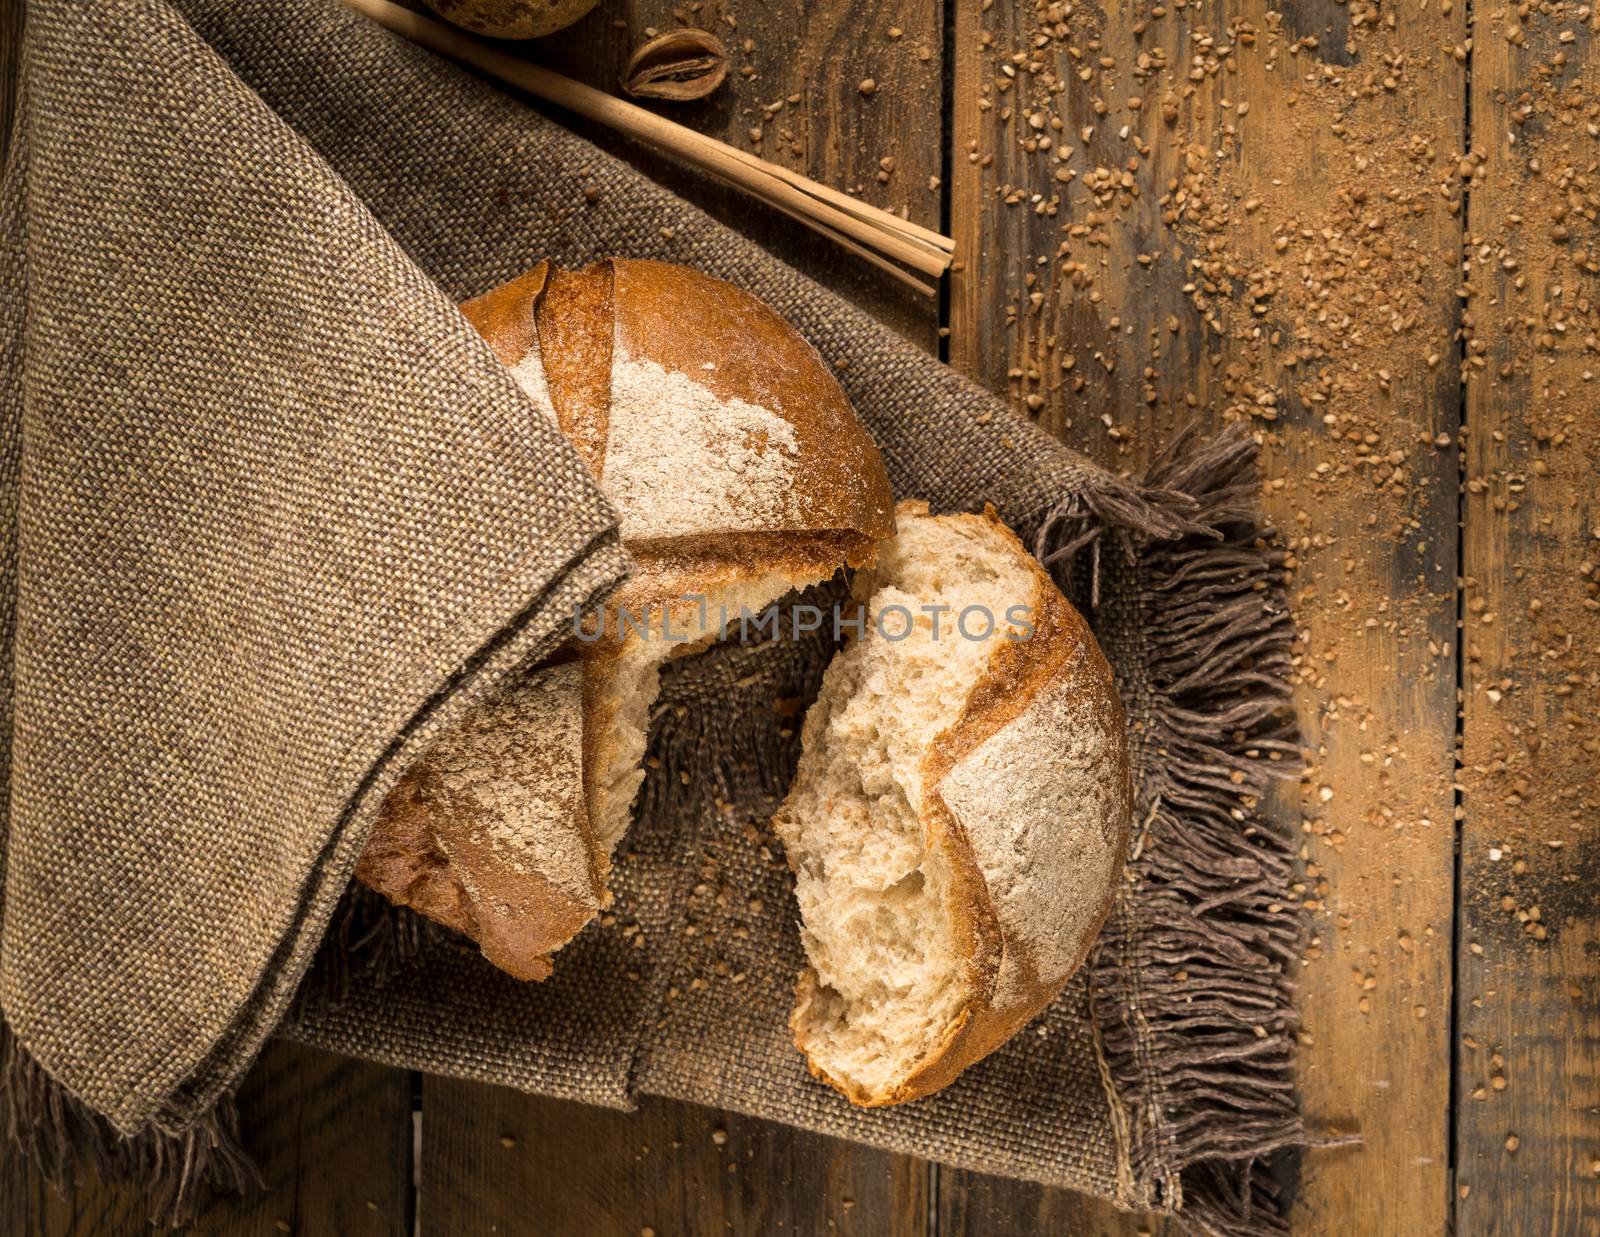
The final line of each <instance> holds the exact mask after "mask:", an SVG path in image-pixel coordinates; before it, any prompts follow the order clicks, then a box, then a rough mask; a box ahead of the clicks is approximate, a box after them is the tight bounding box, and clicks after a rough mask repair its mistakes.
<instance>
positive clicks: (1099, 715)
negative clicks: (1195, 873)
mask: <svg viewBox="0 0 1600 1237" xmlns="http://www.w3.org/2000/svg"><path fill="white" fill-rule="evenodd" d="M897 518H898V522H899V533H898V535H897V536H895V537H894V538H893V539H892V540H890V541H889V542H887V543H886V544H885V545H884V547H883V550H882V552H881V554H880V556H879V560H878V564H877V567H876V569H874V570H872V571H867V572H862V573H860V574H859V575H858V577H857V582H856V596H857V598H858V600H859V601H861V602H862V603H863V604H864V606H865V616H864V617H865V621H864V623H863V627H862V630H861V633H860V634H859V636H857V637H856V638H855V639H854V640H853V641H852V643H851V645H850V646H849V647H848V648H847V649H845V650H844V651H843V652H842V653H840V654H839V656H838V657H837V658H835V660H834V662H833V663H832V665H830V667H829V668H828V670H827V672H826V674H825V675H824V678H823V684H822V688H821V692H820V694H819V696H818V699H817V702H816V703H815V704H814V705H813V706H812V707H811V710H810V711H809V712H808V714H807V716H806V720H805V723H804V727H803V731H802V742H803V752H802V755H801V759H800V765H799V770H798V772H797V775H796V778H795V782H794V784H793V786H792V788H791V790H790V793H789V795H788V797H787V799H786V800H785V802H784V804H783V806H782V807H781V808H780V810H779V812H778V813H777V815H776V817H775V820H774V825H775V828H776V830H777V833H778V836H779V837H780V839H781V840H782V841H783V843H784V847H785V850H786V853H787V856H788V860H789V864H790V866H791V868H792V870H793V871H794V874H795V894H796V899H797V902H798V904H799V909H800V915H801V935H802V939H803V943H804V946H805V950H806V955H807V958H808V965H807V966H806V968H805V970H804V971H803V972H802V974H801V977H800V980H799V984H798V988H797V1000H796V1005H795V1009H794V1013H793V1016H792V1018H791V1028H792V1030H793V1033H794V1037H795V1042H796V1044H797V1046H798V1047H799V1048H800V1049H801V1051H802V1052H804V1053H805V1055H806V1058H807V1061H808V1064H809V1065H810V1068H811V1070H812V1072H813V1073H814V1074H815V1075H816V1076H817V1077H819V1078H821V1079H822V1080H823V1081H825V1082H828V1083H829V1084H831V1085H832V1086H834V1087H836V1088H837V1089H838V1090H839V1091H841V1092H842V1093H843V1094H844V1095H845V1096H846V1097H848V1098H849V1099H850V1100H851V1101H852V1102H853V1103H856V1104H860V1105H865V1106H877V1105H885V1104H895V1103H900V1102H903V1101H906V1100H910V1099H915V1098H918V1097H919V1096H923V1095H927V1094H929V1093H930V1092H932V1091H935V1090H937V1089H938V1088H939V1087H941V1086H944V1085H945V1084H946V1083H948V1082H949V1081H951V1080H952V1079H953V1078H954V1077H955V1076H956V1075H957V1074H959V1073H960V1072H961V1071H962V1070H963V1069H964V1068H966V1067H967V1066H968V1065H970V1064H972V1063H973V1062H975V1061H977V1060H979V1059H981V1058H982V1057H984V1056H986V1055H987V1054H988V1053H989V1052H991V1051H993V1050H994V1049H995V1048H996V1047H998V1046H999V1045H1000V1044H1001V1043H1003V1042H1004V1041H1005V1040H1006V1039H1008V1038H1009V1037H1010V1036H1011V1035H1012V1034H1014V1033H1015V1032H1016V1031H1017V1030H1018V1029H1019V1028H1020V1027H1021V1026H1023V1025H1024V1024H1025V1023H1026V1022H1028V1021H1029V1020H1030V1019H1031V1018H1032V1017H1033V1016H1034V1015H1036V1014H1037V1013H1038V1012H1039V1011H1040V1010H1041V1009H1042V1008H1043V1007H1044V1006H1045V1005H1046V1004H1047V1003H1048V1002H1049V1001H1050V1000H1051V999H1052V998H1053V997H1054V996H1055V995H1056V993H1057V992H1059V991H1060V989H1061V987H1062V985H1063V984H1064V983H1065V982H1066V980H1067V979H1068V977H1069V976H1070V975H1071V974H1072V973H1073V972H1074V971H1075V970H1076V969H1077V968H1078V966H1080V965H1081V964H1082V962H1083V960H1084V958H1085V956H1086V955H1087V953H1088V949H1089V946H1090V945H1091V943H1092V942H1093V939H1094V936H1095V934H1096V933H1097V932H1098V931H1099V928H1100V925H1101V924H1102V922H1103V921H1104V919H1105V916H1106V913H1107V912H1108V910H1109V908H1110V904H1111V900H1112V897H1113V896H1114V894H1115V890H1116V887H1117V883H1118V879H1119V874H1120V871H1121V868H1122V863H1123V859H1124V855H1125V852H1126V849H1127V842H1128V830H1129V814H1130V810H1131V809H1130V805H1131V788H1130V783H1129V773H1128V757H1127V737H1126V733H1125V729H1124V722H1123V714H1122V708H1121V704H1120V702H1119V701H1118V698H1117V695H1116V692H1115V690H1114V685H1113V683H1112V678H1111V671H1110V668H1109V666H1108V665H1107V663H1106V661H1105V658H1104V656H1103V655H1102V654H1101V652H1100V650H1099V647H1098V646H1097V645H1096V644H1095V642H1094V639H1093V636H1092V635H1091V634H1090V632H1089V630H1088V628H1087V625H1086V624H1085V623H1084V622H1083V620H1082V618H1081V617H1080V616H1079V615H1078V614H1077V612H1076V611H1075V610H1073V609H1072V607H1071V606H1070V605H1069V604H1068V603H1067V601H1066V599H1065V598H1064V597H1062V596H1061V594H1060V592H1059V590H1058V589H1056V587H1055V585H1054V583H1053V582H1052V581H1051V580H1050V579H1049V577H1048V576H1047V575H1046V574H1045V573H1044V571H1043V570H1042V568H1040V567H1039V565H1038V564H1037V562H1036V561H1035V560H1034V559H1033V557H1032V556H1031V555H1029V554H1028V553H1027V551H1026V550H1025V549H1024V548H1023V547H1022V545H1021V543H1020V542H1018V541H1017V539H1016V537H1015V536H1014V535H1013V534H1012V533H1011V532H1010V530H1009V529H1007V528H1005V526H1004V525H1003V524H1001V523H1000V521H999V520H998V519H997V518H996V517H995V516H994V514H993V512H992V511H991V512H988V513H986V514H985V515H983V516H976V515H953V516H942V517H934V516H930V515H929V514H928V511H927V508H926V506H925V505H923V504H908V503H903V504H901V506H900V508H899V510H898V511H897ZM927 607H934V608H938V609H936V610H934V611H930V610H929V609H928V608H927ZM936 623H937V624H938V629H937V636H936V634H935V624H936ZM897 636H898V638H895V637H897Z"/></svg>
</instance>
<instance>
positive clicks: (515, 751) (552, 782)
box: [356, 664, 609, 979]
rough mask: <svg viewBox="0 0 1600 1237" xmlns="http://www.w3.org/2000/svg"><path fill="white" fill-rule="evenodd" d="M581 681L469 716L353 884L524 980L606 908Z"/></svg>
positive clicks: (503, 698)
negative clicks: (589, 802)
mask: <svg viewBox="0 0 1600 1237" xmlns="http://www.w3.org/2000/svg"><path fill="white" fill-rule="evenodd" d="M580 679H581V674H580V671H579V668H578V667H576V666H572V665H570V664H568V665H561V666H552V667H546V668H541V669H538V670H534V671H530V672H529V673H528V674H527V675H525V676H524V677H523V678H522V679H520V680H519V681H518V682H517V683H515V684H513V685H512V687H511V688H509V689H508V690H507V691H506V692H505V693H503V694H502V695H500V696H498V697H496V698H495V699H493V700H490V701H487V702H485V703H483V704H480V705H478V706H476V707H475V708H473V709H472V710H471V711H469V713H468V714H467V716H466V717H464V718H463V719H462V722H461V724H460V725H459V726H458V727H457V728H455V729H454V730H452V731H450V732H448V733H447V734H445V735H443V736H441V737H440V739H439V741H438V742H436V743H435V744H434V746H433V747H431V748H430V749H429V750H428V751H427V753H425V754H424V755H423V756H422V758H421V759H419V760H418V761H417V762H416V764H414V765H413V766H412V767H411V768H410V769H408V770H407V771H406V774H405V776H404V777H402V778H401V780H400V781H399V783H398V784H397V785H396V786H395V788H394V789H393V790H392V791H391V792H390V793H389V796H388V798H387V799H385V801H384V805H383V809H382V812H381V814H380V816H379V819H378V822H377V824H376V825H375V826H374V828H373V831H372V834H371V836H370V838H369V839H368V842H367V846H366V849H365V850H364V851H363V852H362V855H361V858H360V860H359V861H358V863H357V865H356V877H357V879H358V880H360V881H361V882H362V883H363V884H365V885H367V886H368V887H370V888H372V889H375V890H377V891H378V892H379V893H382V894H383V895H384V896H385V897H387V898H389V900H390V901H392V902H395V903H396V904H398V905H400V906H409V907H411V908H412V909H414V910H416V911H418V912H419V913H421V914H423V915H426V916H427V917H428V918H430V919H432V920H434V921H436V922H438V923H442V924H444V925H445V926H447V927H450V928H454V929H456V930H457V931H459V932H463V933H465V934H466V935H468V936H470V937H472V939H473V940H475V941H477V942H478V945H479V947H480V948H481V949H482V950H483V955H484V957H486V958H488V959H489V961H490V962H492V963H494V964H495V965H496V966H498V967H500V968H501V969H502V970H504V971H507V972H509V973H510V974H512V975H515V976H516V977H517V978H519V979H543V978H545V976H547V975H548V974H549V973H550V964H549V954H550V953H552V952H553V951H554V950H556V949H559V948H560V947H561V946H562V945H563V944H565V943H566V942H567V941H568V940H570V939H571V938H572V936H573V935H574V934H575V933H576V932H577V931H578V930H579V929H580V928H582V927H583V925H584V924H585V923H587V922H588V921H589V919H590V918H591V917H592V916H593V915H594V914H595V912H596V911H597V910H598V909H599V908H600V907H601V906H603V905H604V904H605V903H606V901H607V900H608V899H607V894H606V891H605V878H606V875H607V873H608V869H609V863H608V862H607V860H606V856H604V855H603V854H601V853H599V852H598V851H597V848H596V847H595V845H594V838H593V832H592V830H591V829H590V825H589V817H588V812H587V809H586V807H585V803H584V798H583V795H582V794H581V793H580V791H579V789H578V785H579V779H580V777H581V760H582V756H581V752H582V747H581V729H582V719H581V693H580Z"/></svg>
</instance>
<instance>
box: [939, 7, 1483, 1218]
mask: <svg viewBox="0 0 1600 1237" xmlns="http://www.w3.org/2000/svg"><path fill="white" fill-rule="evenodd" d="M1463 16H1464V15H1463V13H1462V12H1460V11H1457V8H1456V6H1454V5H1453V4H1451V3H1449V0H1438V2H1436V3H1419V4H1416V5H1408V6H1404V7H1403V8H1400V9H1394V8H1389V7H1385V8H1384V9H1383V10H1382V11H1381V12H1380V11H1379V10H1378V9H1377V8H1375V7H1371V6H1369V5H1366V4H1362V3H1357V4H1352V5H1348V6H1344V5H1336V4H1333V3H1311V4H1306V5H1296V6H1293V7H1292V8H1286V9H1283V10H1281V11H1275V10H1272V9H1269V8H1268V7H1267V6H1266V5H1265V4H1263V3H1258V2H1254V0H1228V2H1226V3H1224V4H1222V5H1220V6H1216V5H1205V6H1200V5H1195V4H1183V3H1176V2H1173V3H1152V4H1143V3H1139V4H1130V5H1125V6H1107V7H1105V8H1103V9H1102V8H1099V7H1093V6H1083V5H1076V6H1075V5H1072V4H1048V3H1040V4H1036V5H1022V6H1003V5H994V6H993V7H992V8H991V7H990V5H989V3H988V0H960V2H959V3H958V4H957V7H956V18H955V20H956V32H955V40H954V43H955V47H956V64H955V92H954V99H955V102H954V111H953V114H952V117H951V123H952V126H953V157H954V165H953V170H952V194H953V197H952V210H951V218H952V224H953V227H954V228H955V234H956V238H957V241H958V243H959V246H960V250H959V256H960V257H961V258H962V259H963V261H964V264H965V269H964V270H963V271H962V272H960V273H959V274H958V276H957V277H956V280H955V287H954V293H953V296H952V300H951V318H950V322H951V339H950V355H951V358H952V361H953V363H955V364H957V365H958V366H960V367H962V368H964V369H966V370H967V371H968V372H970V373H973V374H975V375H976V376H978V377H979V378H981V379H982V380H984V381H985V382H987V383H989V384H990V385H992V386H994V387H996V388H997V389H1001V390H1005V391H1007V392H1008V393H1009V394H1010V395H1011V397H1012V399H1013V400H1014V401H1015V402H1016V404H1017V405H1018V406H1019V407H1020V408H1022V409H1024V410H1027V411H1029V412H1031V413H1033V414H1034V415H1036V416H1037V417H1038V418H1039V419H1040V421H1041V423H1042V424H1044V425H1045V426H1047V427H1048V428H1050V429H1051V430H1053V431H1055V432H1056V433H1058V434H1060V435H1062V436H1063V437H1064V438H1065V439H1066V440H1067V441H1069V442H1070V443H1072V444H1073V445H1075V446H1077V447H1079V448H1080V449H1082V450H1085V451H1086V452H1088V453H1089V454H1091V455H1093V456H1095V457H1096V458H1099V459H1101V460H1102V461H1105V462H1107V463H1108V464H1111V465H1112V466H1115V467H1124V468H1130V469H1132V468H1136V467H1138V466H1139V465H1140V464H1141V463H1142V462H1143V461H1144V460H1146V459H1148V458H1149V456H1150V455H1151V453H1152V452H1153V451H1154V450H1156V449H1157V448H1159V446H1160V445H1161V444H1162V443H1163V442H1165V441H1166V440H1168V438H1169V437H1170V435H1171V434H1172V433H1173V432H1174V431H1175V430H1176V429H1177V428H1178V427H1179V426H1181V425H1182V424H1185V423H1188V422H1190V421H1194V420H1199V421H1200V422H1201V423H1203V424H1208V425H1218V424H1221V423H1223V422H1226V421H1231V420H1238V419H1246V420H1248V421H1249V422H1250V423H1251V424H1252V425H1253V426H1254V427H1255V428H1256V430H1257V431H1258V433H1259V434H1260V436H1261V438H1262V440H1263V442H1264V443H1265V446H1266V466H1267V470H1268V476H1269V477H1270V478H1272V480H1271V482H1270V483H1269V486H1268V488H1267V491H1266V494H1265V501H1266V503H1267V507H1268V510H1269V512H1270V513H1271V515H1272V516H1273V518H1274V519H1275V520H1276V521H1277V522H1278V523H1279V525H1280V526H1281V527H1283V528H1284V529H1285V530H1286V531H1287V532H1288V533H1289V535H1290V536H1291V537H1292V538H1293V544H1294V551H1295V555H1294V566H1295V575H1294V578H1293V582H1292V589H1293V601H1294V604H1295V609H1296V615H1297V618H1298V621H1299V622H1300V623H1301V625H1302V626H1303V627H1304V628H1305V630H1306V633H1307V640H1306V644H1305V647H1304V650H1303V651H1302V654H1301V657H1300V661H1299V667H1300V677H1301V682H1300V684H1299V693H1298V701H1299V710H1300V714H1301V718H1302V721H1303V723H1304V726H1305V733H1306V736H1307V741H1308V746H1309V757H1310V766H1311V767H1310V770H1309V773H1308V776H1307V777H1306V779H1305V783H1304V794H1303V796H1297V795H1295V794H1293V793H1290V794H1285V795H1283V796H1281V797H1280V798H1279V801H1278V802H1276V803H1275V804H1274V805H1273V807H1272V810H1273V811H1274V812H1275V813H1276V814H1277V815H1278V816H1279V818H1280V819H1282V820H1284V821H1286V822H1289V823H1290V824H1291V825H1295V824H1299V825H1300V827H1301V828H1303V829H1304V831H1305V837H1306V850H1305V858H1306V863H1307V869H1306V870H1307V879H1306V881H1305V885H1304V887H1303V888H1302V889H1301V890H1297V891H1294V896H1292V897H1291V898H1290V899H1288V900H1287V901H1288V902H1293V901H1295V900H1303V901H1305V902H1308V903H1310V905H1311V907H1312V910H1313V913H1314V917H1313V920H1312V924H1313V927H1312V931H1313V933H1314V935H1313V938H1312V940H1311V942H1310V944H1309V946H1308V950H1307V963H1308V964H1307V965H1306V966H1305V968H1304V970H1303V973H1302V975H1301V976H1300V977H1299V978H1300V980H1301V999H1302V1011H1303V1014H1304V1019H1305V1035H1304V1041H1305V1045H1306V1047H1305V1051H1304V1054H1303V1061H1302V1070H1301V1088H1302V1094H1303V1099H1304V1102H1305V1107H1306V1112H1307V1116H1308V1119H1309V1121H1310V1123H1311V1126H1312V1128H1313V1131H1315V1132H1343V1131H1348V1130H1352V1129H1359V1130H1360V1131H1361V1133H1362V1135H1363V1137H1364V1139H1365V1141H1364V1144H1363V1145H1362V1147H1361V1148H1360V1149H1357V1150H1350V1149H1344V1150H1339V1151H1330V1152H1322V1153H1318V1152H1313V1153H1312V1154H1311V1155H1310V1156H1309V1157H1308V1159H1307V1162H1306V1166H1305V1170H1304V1175H1303V1180H1302V1181H1301V1184H1300V1189H1299V1193H1298V1201H1297V1213H1296V1214H1297V1223H1298V1224H1300V1225H1302V1226H1304V1227H1306V1228H1308V1229H1310V1230H1311V1231H1340V1232H1417V1233H1422V1232H1439V1231H1442V1229H1443V1226H1444V1224H1445V1222H1446V1219H1447V1215H1448V1202H1447V1195H1448V1183H1447V1171H1448V1146H1447V1125H1448V1112H1447V1107H1448V1094H1447V1093H1448V1089H1449V1076H1450V1072H1449V1071H1450V1059H1449V1044H1448V1019H1449V999H1448V994H1449V982H1450V974H1451V954H1450V941H1451V920H1452V873H1453V857H1452V842H1453V839H1452V828H1451V813H1452V808H1453V796H1452V788H1451V783H1452V775H1453V768H1452V760H1451V749H1452V747H1453V744H1454V738H1455V722H1454V712H1455V699H1454V697H1455V679H1454V653H1453V650H1454V644H1455V631H1454V618H1455V597H1454V580H1453V576H1454V569H1455V553H1456V536H1455V526H1456V520H1455V514H1456V513H1455V508H1456V476H1455V473H1456V462H1455V458H1454V454H1453V451H1454V446H1453V444H1454V435H1455V430H1456V422H1457V414H1458V404H1459V394H1458V387H1457V381H1456V375H1455V373H1454V366H1453V365H1452V364H1451V361H1450V357H1451V353H1452V346H1453V345H1452V341H1453V337H1454V333H1455V330H1456V325H1457V319H1458V308H1457V304H1456V300H1455V291H1456V281H1455V278H1454V269H1453V264H1452V263H1451V262H1450V261H1449V259H1448V258H1447V257H1446V255H1449V254H1452V253H1454V252H1455V248H1456V246H1457V245H1458V244H1459V243H1460V228H1461V223H1460V217H1459V210H1458V201H1459V196H1460V195H1459V191H1458V188H1457V185H1456V182H1455V177H1454V169H1455V162H1456V156H1457V153H1458V151H1459V146H1460V134H1461V130H1462V123H1463V113H1462V108H1461V101H1462V98H1463V95H1464V75H1463V69H1462V67H1461V65H1460V64H1459V63H1458V62H1457V60H1456V59H1455V56H1454V55H1453V49H1455V48H1458V47H1460V46H1461V44H1462V41H1463V37H1464V28H1463ZM1441 436H1442V437H1441ZM1436 439H1437V440H1438V441H1439V443H1440V444H1441V445H1437V446H1436V445H1434V443H1435V440H1436ZM941 1181H942V1182H943V1183H945V1186H944V1187H942V1188H952V1189H958V1188H960V1186H961V1184H962V1182H961V1178H960V1176H959V1175H956V1174H942V1175H941ZM1027 1205H1028V1204H1027V1203H1026V1202H1024V1204H1023V1206H1024V1208H1026V1206H1027Z"/></svg>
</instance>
